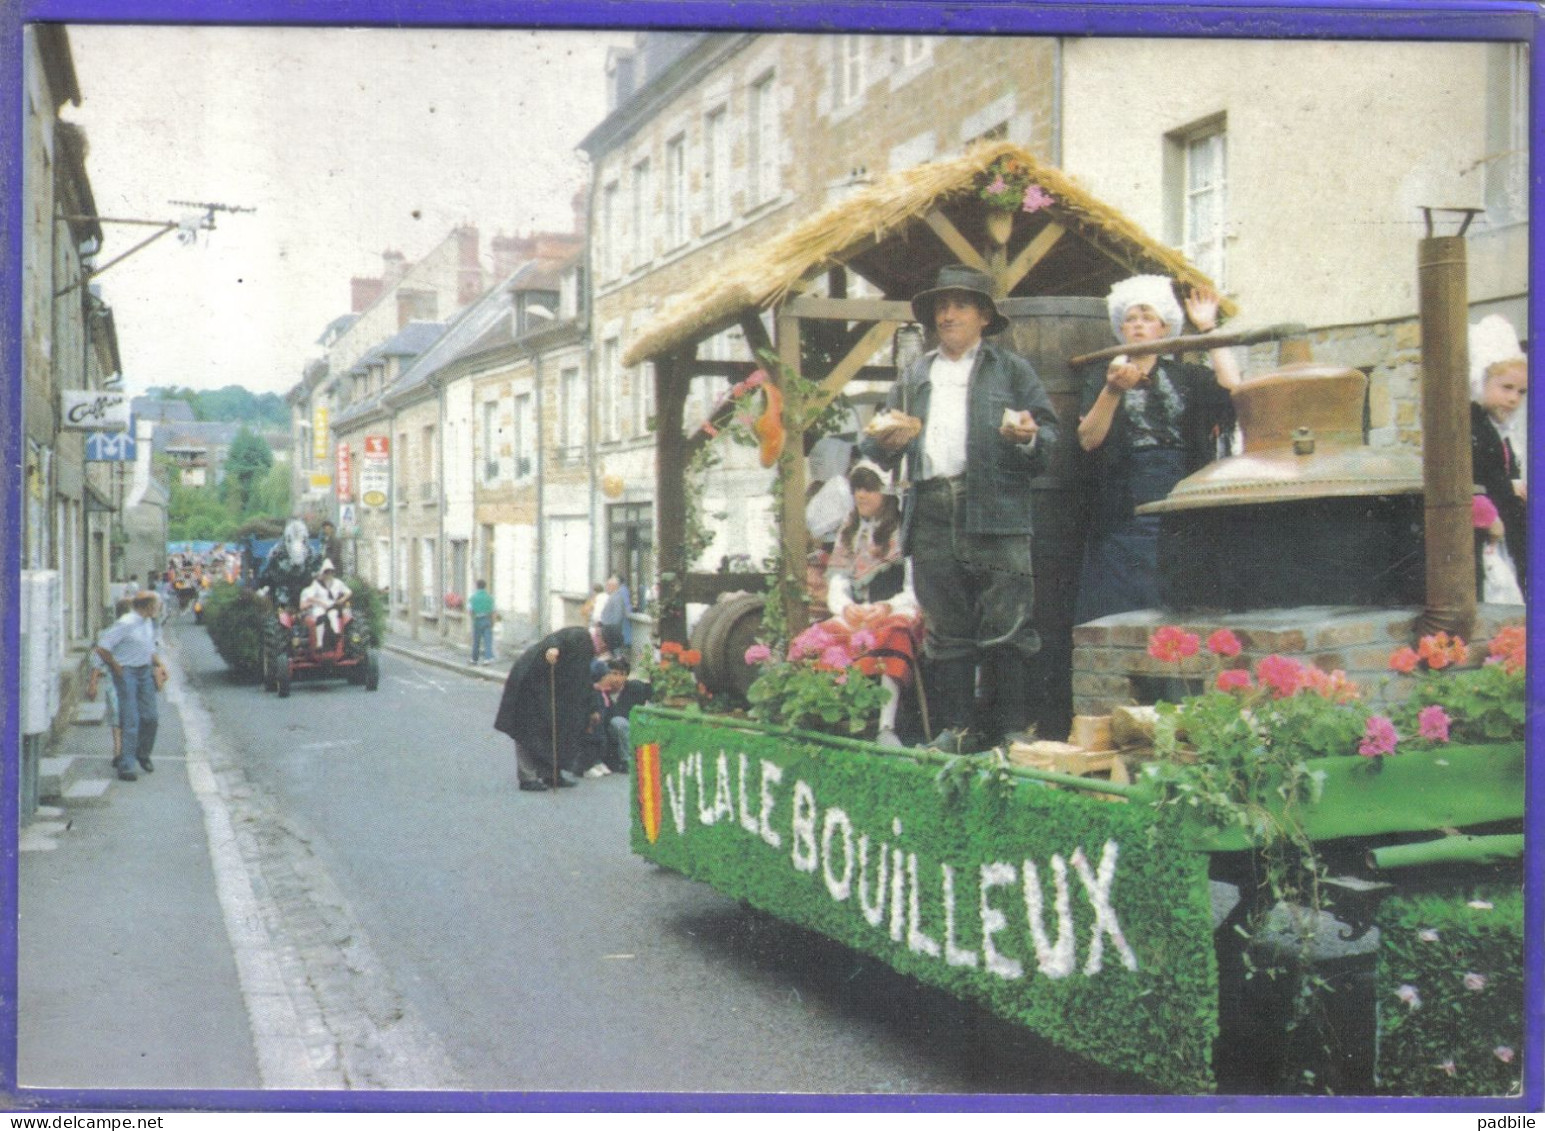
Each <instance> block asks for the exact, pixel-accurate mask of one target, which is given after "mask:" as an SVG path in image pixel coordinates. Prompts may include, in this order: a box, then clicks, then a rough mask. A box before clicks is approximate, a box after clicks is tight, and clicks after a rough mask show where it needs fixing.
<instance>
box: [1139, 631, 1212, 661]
mask: <svg viewBox="0 0 1545 1131" xmlns="http://www.w3.org/2000/svg"><path fill="white" fill-rule="evenodd" d="M1201 643H1202V642H1201V638H1200V637H1198V636H1197V635H1196V634H1195V633H1193V632H1186V631H1185V630H1184V629H1181V628H1178V627H1177V626H1175V625H1172V624H1168V625H1165V626H1164V627H1163V628H1161V629H1159V630H1158V631H1157V632H1155V633H1154V634H1153V635H1152V636H1150V637H1149V638H1148V654H1149V655H1150V656H1152V657H1153V658H1154V659H1155V660H1159V661H1161V662H1163V663H1166V664H1178V663H1180V661H1181V660H1183V659H1185V658H1186V657H1187V656H1194V655H1196V650H1197V649H1198V648H1199V647H1201Z"/></svg>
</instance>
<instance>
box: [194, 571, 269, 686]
mask: <svg viewBox="0 0 1545 1131" xmlns="http://www.w3.org/2000/svg"><path fill="white" fill-rule="evenodd" d="M272 612H273V605H272V604H270V603H269V601H268V600H267V598H264V597H259V596H258V595H257V594H256V593H255V592H253V591H252V590H251V589H248V588H246V587H245V586H242V585H230V584H228V583H226V582H223V581H222V582H217V583H216V584H215V585H214V586H213V587H212V588H211V589H210V590H209V592H208V593H207V594H206V595H205V597H204V627H205V628H206V629H208V631H209V639H210V641H211V642H212V643H213V644H214V646H215V651H216V652H218V653H220V658H221V659H222V660H224V661H225V662H226V665H227V666H228V667H230V669H231V670H232V671H233V672H234V673H235V674H236V675H237V676H238V677H239V678H242V679H256V678H258V677H259V676H260V675H261V674H262V671H263V626H264V625H265V624H266V623H267V621H268V618H269V616H270V615H271V614H272Z"/></svg>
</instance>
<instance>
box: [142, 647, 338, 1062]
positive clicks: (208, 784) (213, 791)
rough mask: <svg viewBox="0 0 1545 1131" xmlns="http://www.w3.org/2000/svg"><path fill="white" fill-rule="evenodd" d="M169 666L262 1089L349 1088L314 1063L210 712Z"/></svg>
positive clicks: (174, 667) (171, 689) (171, 690)
mask: <svg viewBox="0 0 1545 1131" xmlns="http://www.w3.org/2000/svg"><path fill="white" fill-rule="evenodd" d="M168 667H169V668H170V670H171V673H172V674H171V679H170V681H169V682H168V684H167V687H166V692H167V699H168V701H169V702H170V703H171V704H172V705H173V706H175V707H176V708H177V711H178V713H179V715H180V716H181V717H182V724H183V731H184V734H185V736H186V752H187V769H188V784H189V785H190V786H191V787H192V790H193V795H194V797H196V798H197V799H198V803H199V806H200V808H201V809H202V810H203V814H204V829H205V833H206V835H207V837H208V840H209V854H210V860H211V863H212V864H213V866H214V877H215V890H216V894H217V896H218V898H219V901H220V909H221V913H222V915H223V916H224V919H225V930H226V934H227V936H228V937H229V939H230V943H231V951H232V954H233V955H234V957H235V961H236V972H237V977H238V979H239V981H240V983H241V993H242V997H243V999H244V1000H245V1001H246V1004H247V1016H248V1020H249V1023H250V1024H251V1027H252V1038H253V1045H254V1049H255V1051H256V1053H257V1061H258V1072H259V1074H260V1076H261V1078H262V1081H263V1087H265V1088H276V1089H284V1090H294V1091H318V1090H322V1089H335V1088H341V1087H345V1086H346V1084H345V1081H344V1080H343V1078H342V1077H341V1075H340V1074H339V1073H338V1072H337V1071H325V1070H322V1069H319V1068H318V1067H317V1066H316V1064H315V1063H314V1060H313V1056H312V1053H311V1050H310V1047H309V1045H308V1042H307V1040H306V1038H305V1036H304V1034H305V1032H306V1029H307V1026H306V1025H305V1024H304V1023H303V1021H302V1019H301V1013H300V1011H299V1010H298V1009H297V1007H296V1004H295V1002H294V1001H293V1000H292V999H291V997H290V994H289V991H288V989H287V987H286V980H285V976H284V970H283V965H282V960H281V957H280V950H279V947H278V946H277V945H276V944H275V941H274V939H273V937H272V935H271V934H270V933H269V930H268V927H267V925H266V923H265V920H264V916H263V914H262V904H261V901H260V900H259V898H258V895H257V893H256V891H255V890H254V888H253V885H252V879H251V877H250V875H249V874H248V872H247V867H246V864H245V862H244V861H243V858H242V854H241V849H240V847H239V844H238V841H237V837H236V831H235V828H234V826H233V824H232V821H231V813H230V809H229V808H228V807H227V805H226V803H225V798H224V796H223V795H222V794H221V792H220V787H219V784H218V781H217V779H216V777H215V773H214V770H213V768H212V766H211V765H210V762H209V757H208V753H207V752H208V750H209V749H210V747H211V745H212V744H213V743H214V742H215V741H216V739H215V737H214V733H215V732H214V726H213V724H212V722H211V720H210V718H209V714H208V712H207V711H206V710H205V709H204V707H203V705H202V704H201V703H200V702H198V699H197V697H196V696H192V695H189V694H187V692H186V688H185V686H184V683H183V675H182V672H181V670H180V668H179V667H178V666H177V665H175V664H172V665H168Z"/></svg>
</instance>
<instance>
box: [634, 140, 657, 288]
mask: <svg viewBox="0 0 1545 1131" xmlns="http://www.w3.org/2000/svg"><path fill="white" fill-rule="evenodd" d="M653 216H654V201H653V199H652V198H651V194H650V186H649V159H648V158H647V157H646V158H644V160H642V161H640V162H639V163H638V164H637V165H634V166H633V263H632V266H633V267H635V268H638V267H642V266H644V264H646V263H648V262H649V261H650V260H651V259H653V258H654V225H653V224H652V223H650V221H651V219H652V218H653Z"/></svg>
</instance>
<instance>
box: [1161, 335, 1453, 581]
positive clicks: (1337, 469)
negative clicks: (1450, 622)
mask: <svg viewBox="0 0 1545 1131" xmlns="http://www.w3.org/2000/svg"><path fill="white" fill-rule="evenodd" d="M1366 389H1367V378H1366V377H1365V376H1364V375H1363V374H1362V373H1360V372H1358V371H1357V370H1355V369H1346V368H1342V367H1340V366H1333V365H1324V364H1317V363H1314V362H1298V363H1294V364H1288V365H1285V366H1283V367H1282V368H1280V369H1279V370H1277V371H1275V372H1272V373H1268V374H1265V375H1262V376H1260V377H1255V378H1252V379H1249V380H1246V381H1245V382H1244V383H1242V384H1241V385H1240V386H1239V387H1238V388H1237V389H1236V390H1234V394H1233V401H1234V411H1235V414H1236V416H1237V417H1238V420H1239V425H1240V428H1241V430H1242V431H1243V433H1244V450H1243V452H1242V453H1240V454H1239V455H1235V456H1228V457H1225V458H1224V459H1221V460H1218V461H1216V462H1215V463H1212V464H1209V465H1208V466H1207V467H1204V468H1202V469H1201V470H1200V471H1198V472H1196V473H1195V474H1193V475H1190V476H1188V477H1187V478H1185V479H1183V480H1181V481H1180V482H1179V483H1178V484H1176V485H1175V488H1174V490H1172V491H1171V492H1170V494H1169V495H1168V497H1166V498H1164V499H1161V500H1159V501H1157V502H1153V503H1149V504H1147V505H1145V506H1141V507H1139V508H1138V513H1139V514H1156V515H1159V516H1160V518H1161V522H1160V529H1159V573H1160V579H1159V580H1160V596H1161V599H1162V600H1163V602H1164V604H1165V605H1166V606H1168V607H1170V608H1175V609H1203V608H1205V609H1224V610H1231V611H1239V610H1244V609H1258V608H1284V607H1293V606H1300V605H1376V606H1393V605H1413V604H1416V605H1419V604H1421V603H1422V602H1423V600H1424V589H1425V585H1424V577H1423V572H1424V555H1423V546H1422V531H1423V481H1422V464H1421V459H1420V457H1418V456H1417V455H1416V454H1415V453H1411V452H1405V451H1401V450H1398V449H1388V448H1378V449H1375V448H1370V447H1368V446H1367V444H1365V443H1364V440H1363V421H1362V412H1363V398H1364V395H1365V392H1366Z"/></svg>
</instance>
